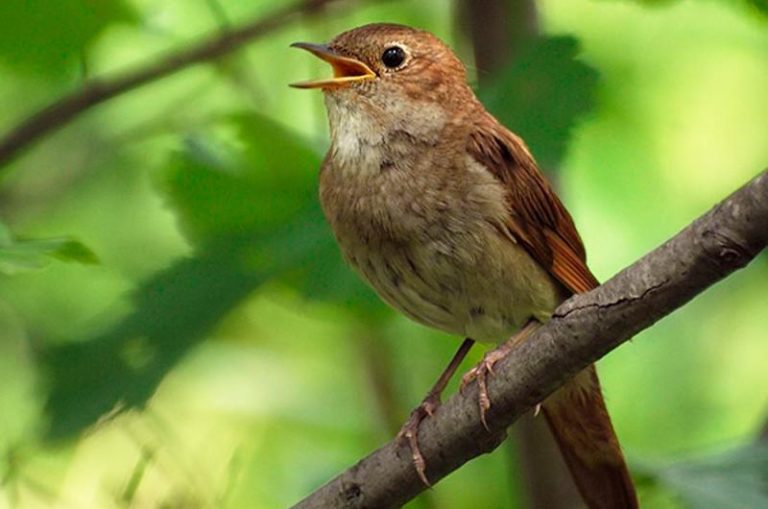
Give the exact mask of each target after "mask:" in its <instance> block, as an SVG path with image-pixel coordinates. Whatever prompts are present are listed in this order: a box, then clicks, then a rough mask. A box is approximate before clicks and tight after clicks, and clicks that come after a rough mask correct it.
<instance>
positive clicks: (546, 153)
mask: <svg viewBox="0 0 768 509" xmlns="http://www.w3.org/2000/svg"><path fill="white" fill-rule="evenodd" d="M578 53H579V44H578V41H577V40H576V39H575V38H573V37H545V38H540V39H536V40H533V41H532V42H531V43H530V45H529V46H528V47H527V48H525V49H524V50H523V51H521V54H520V57H519V58H517V59H515V61H514V62H512V63H511V64H510V65H509V66H508V67H507V68H506V69H503V70H502V71H501V72H500V73H499V75H498V76H497V77H496V80H495V81H494V82H493V83H492V84H491V85H490V86H489V87H487V88H485V89H483V90H481V91H480V97H481V99H482V100H483V103H484V104H485V105H486V107H487V108H488V110H489V111H490V112H492V113H493V114H494V115H495V116H496V118H498V119H499V121H501V123H502V124H504V125H506V126H507V127H509V128H510V129H512V130H513V131H515V132H516V133H517V134H519V135H520V136H522V137H523V139H525V140H526V142H527V143H528V144H529V146H530V147H531V150H532V151H533V153H534V154H535V156H536V158H537V160H538V161H539V163H540V164H541V165H542V166H543V167H544V168H546V169H553V168H556V167H557V166H558V165H559V163H560V161H561V160H562V158H563V155H564V154H565V149H566V147H567V143H568V140H569V139H570V135H571V131H572V129H573V128H574V126H575V125H576V123H577V122H578V121H579V120H580V119H581V118H583V117H584V115H586V114H587V113H588V112H590V111H591V110H592V108H593V107H594V96H595V89H596V86H597V83H598V73H597V71H596V70H594V69H593V68H591V67H589V66H588V65H587V64H585V63H584V62H581V61H579V60H578V59H577V55H578Z"/></svg>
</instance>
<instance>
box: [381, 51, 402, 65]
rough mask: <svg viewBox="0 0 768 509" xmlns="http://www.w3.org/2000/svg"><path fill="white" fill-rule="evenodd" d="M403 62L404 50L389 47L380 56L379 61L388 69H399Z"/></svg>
mask: <svg viewBox="0 0 768 509" xmlns="http://www.w3.org/2000/svg"><path fill="white" fill-rule="evenodd" d="M404 60H405V50H404V49H403V48H401V47H400V46H390V47H389V48H387V49H385V50H384V53H382V54H381V61H382V62H383V63H384V65H386V66H387V67H389V68H390V69H394V68H396V67H400V65H401V64H402V63H403V61H404Z"/></svg>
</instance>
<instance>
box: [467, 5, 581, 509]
mask: <svg viewBox="0 0 768 509" xmlns="http://www.w3.org/2000/svg"><path fill="white" fill-rule="evenodd" d="M459 8H460V9H461V12H462V14H464V15H463V16H462V17H461V18H462V19H463V20H467V21H468V23H467V22H466V21H465V22H462V24H461V27H460V28H461V29H462V30H463V31H464V32H465V35H466V36H467V37H468V38H469V39H470V40H471V41H472V46H473V49H474V58H475V66H476V67H477V79H478V82H479V85H480V88H483V87H484V86H485V85H487V84H488V83H490V82H492V81H493V79H494V77H495V76H496V74H497V73H498V72H499V71H501V70H502V69H503V68H504V67H505V66H509V65H511V64H512V63H513V62H515V60H516V59H517V58H518V57H519V55H520V53H521V52H522V51H523V48H525V46H526V45H528V44H530V43H531V41H532V40H534V39H535V38H536V37H537V36H538V35H539V25H538V15H537V10H536V3H535V2H534V0H460V1H459ZM553 170H554V169H553V168H546V173H547V176H548V177H549V178H550V180H551V181H556V177H557V175H556V174H555V173H556V172H555V171H553ZM512 439H513V440H508V441H507V442H506V447H505V448H506V449H507V451H508V453H509V456H510V461H511V462H513V463H514V464H517V465H518V466H519V467H518V468H515V469H512V468H510V469H509V471H510V472H509V475H510V476H515V479H510V483H514V484H517V485H519V486H520V489H521V491H522V492H523V493H524V499H525V500H526V501H527V504H526V507H528V508H530V509H573V508H575V507H578V506H579V505H580V504H581V502H580V500H581V497H580V496H579V494H578V491H577V490H576V485H575V484H574V482H573V478H572V477H571V474H570V472H569V471H568V468H567V467H566V465H565V462H564V461H563V458H562V455H561V454H560V450H559V449H558V447H557V444H556V443H555V440H554V438H553V437H552V434H551V433H550V432H549V430H548V429H547V425H546V423H545V422H544V419H536V418H533V417H531V416H524V417H523V418H522V419H520V421H519V422H518V423H517V424H516V425H515V427H514V428H513V429H512ZM518 472H519V474H520V475H517V474H518Z"/></svg>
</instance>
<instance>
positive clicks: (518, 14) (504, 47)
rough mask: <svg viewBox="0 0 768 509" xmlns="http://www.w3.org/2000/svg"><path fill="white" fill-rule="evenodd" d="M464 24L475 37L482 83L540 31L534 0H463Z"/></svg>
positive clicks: (477, 64)
mask: <svg viewBox="0 0 768 509" xmlns="http://www.w3.org/2000/svg"><path fill="white" fill-rule="evenodd" d="M459 9H460V12H461V14H462V15H461V17H460V19H463V20H466V21H465V22H462V24H461V27H460V28H462V29H463V30H465V31H466V32H467V34H466V35H467V36H469V38H470V39H471V40H472V46H473V49H474V55H475V67H476V68H477V79H478V82H479V83H480V85H481V86H482V85H485V84H486V82H487V81H488V80H489V79H490V78H492V77H493V73H494V72H496V71H498V70H499V69H501V68H502V67H504V65H506V64H508V63H509V62H511V61H512V60H514V58H515V57H517V55H518V54H519V52H520V49H521V47H522V46H524V44H525V42H526V41H528V40H530V39H532V38H533V37H535V36H536V35H538V32H539V29H538V23H537V15H536V4H535V2H534V1H533V0H461V1H460V2H459Z"/></svg>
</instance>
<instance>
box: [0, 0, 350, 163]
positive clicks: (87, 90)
mask: <svg viewBox="0 0 768 509" xmlns="http://www.w3.org/2000/svg"><path fill="white" fill-rule="evenodd" d="M336 1H338V0H303V1H301V2H297V3H295V4H290V5H287V6H284V7H281V8H279V9H277V10H275V11H274V12H272V13H271V14H269V15H267V16H265V17H264V18H261V19H257V20H254V21H252V22H250V23H247V24H245V25H243V26H241V27H239V28H234V29H232V30H228V31H225V32H217V34H216V35H215V36H211V37H209V38H207V39H204V40H202V41H200V42H198V43H196V44H194V45H192V46H190V47H188V48H186V49H182V50H180V51H178V52H175V53H169V54H166V55H165V56H162V57H159V58H157V59H156V60H154V61H151V62H148V63H147V64H145V65H143V66H141V67H138V68H135V69H133V70H130V71H126V72H123V73H121V74H117V75H115V76H113V77H111V78H103V79H98V78H95V79H92V80H90V81H87V82H86V83H85V84H84V85H83V86H82V87H81V88H80V89H78V90H75V91H74V92H72V93H70V94H68V95H65V96H63V97H61V98H60V99H58V100H56V101H54V102H53V103H51V104H49V105H48V106H46V107H44V108H43V109H41V110H39V111H37V112H35V113H33V114H32V115H30V116H29V117H27V118H26V119H24V120H22V121H21V122H20V123H19V124H18V125H16V126H15V127H13V128H12V129H11V130H10V131H8V133H7V134H6V135H5V136H3V137H2V138H0V171H2V169H3V168H4V167H5V168H7V167H8V165H9V163H10V162H12V161H13V160H14V159H15V158H16V157H18V156H19V155H20V154H21V152H22V151H23V150H24V149H26V148H28V147H29V146H30V145H32V144H33V143H34V142H35V141H37V140H39V139H40V138H42V137H43V136H45V135H47V134H49V133H51V132H53V131H55V130H57V129H59V128H61V127H62V126H64V125H65V124H66V123H67V122H69V121H71V120H73V119H74V118H76V117H77V116H79V115H80V114H81V113H84V112H86V111H88V110H89V109H91V108H93V107H94V106H96V105H98V104H100V103H103V102H104V101H107V100H109V99H112V98H113V97H116V96H118V95H120V94H123V93H125V92H128V91H129V90H133V89H135V88H138V87H140V86H142V85H146V84H147V83H150V82H152V81H155V80H158V79H160V78H164V77H166V76H169V75H171V74H173V73H176V72H178V71H181V70H183V69H186V68H187V67H190V66H193V65H196V64H200V63H202V62H206V61H209V60H213V59H216V58H219V57H221V56H223V55H225V54H227V53H231V52H232V51H235V50H237V49H239V48H241V47H243V46H244V45H245V44H246V43H248V42H250V41H252V40H253V39H255V38H257V37H259V36H263V35H265V34H267V33H269V32H271V31H273V30H275V29H276V28H278V27H280V26H282V25H284V24H285V23H287V22H288V21H290V20H291V19H292V18H293V17H295V16H296V15H298V14H301V13H305V14H313V13H315V12H317V11H319V10H320V9H321V8H322V7H324V6H325V5H326V4H329V3H332V2H336Z"/></svg>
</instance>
